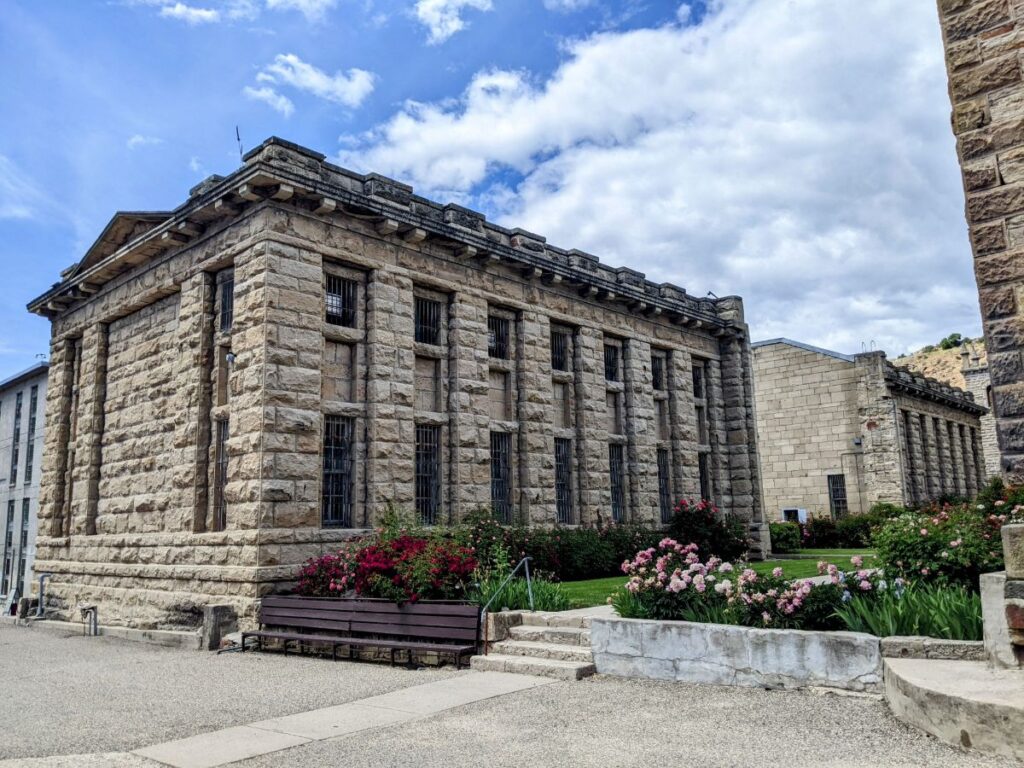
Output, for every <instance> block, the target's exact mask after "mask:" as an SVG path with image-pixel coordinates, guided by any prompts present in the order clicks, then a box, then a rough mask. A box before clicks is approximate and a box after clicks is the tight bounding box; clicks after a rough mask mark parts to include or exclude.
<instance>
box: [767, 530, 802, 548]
mask: <svg viewBox="0 0 1024 768" xmlns="http://www.w3.org/2000/svg"><path fill="white" fill-rule="evenodd" d="M768 528H769V530H770V531H771V535H772V552H779V553H786V552H796V551H797V550H799V549H800V539H801V536H800V526H799V525H797V524H796V523H769V524H768Z"/></svg>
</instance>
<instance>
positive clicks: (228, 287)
mask: <svg viewBox="0 0 1024 768" xmlns="http://www.w3.org/2000/svg"><path fill="white" fill-rule="evenodd" d="M217 281H218V282H219V283H220V329H221V331H222V332H223V333H227V332H228V331H230V330H231V328H232V327H233V326H234V324H235V270H233V269H225V270H224V271H223V272H220V273H219V274H218V275H217Z"/></svg>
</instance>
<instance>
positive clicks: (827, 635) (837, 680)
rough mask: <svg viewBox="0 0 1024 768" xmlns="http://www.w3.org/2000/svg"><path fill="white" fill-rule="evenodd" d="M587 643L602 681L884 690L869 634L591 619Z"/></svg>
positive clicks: (876, 649)
mask: <svg viewBox="0 0 1024 768" xmlns="http://www.w3.org/2000/svg"><path fill="white" fill-rule="evenodd" d="M590 640H591V645H592V646H593V652H594V663H595V664H596V665H597V671H598V672H599V673H600V674H605V675H618V676H620V677H645V678H651V679H654V680H675V681H679V682H688V683H711V684H715V685H739V686H750V687H774V688H802V687H805V686H821V687H827V688H841V689H844V690H849V691H865V692H870V693H881V692H882V689H883V686H882V654H881V651H880V647H879V641H878V638H877V637H874V636H872V635H863V634H858V633H854V632H804V631H800V630H795V629H792V630H791V629H755V628H751V627H736V626H726V625H722V624H695V623H690V622H685V621H645V620H638V619H594V620H593V622H592V623H591V626H590Z"/></svg>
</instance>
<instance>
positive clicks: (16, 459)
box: [0, 363, 49, 615]
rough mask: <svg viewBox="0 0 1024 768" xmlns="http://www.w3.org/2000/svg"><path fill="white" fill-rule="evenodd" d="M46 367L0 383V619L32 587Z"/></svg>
mask: <svg viewBox="0 0 1024 768" xmlns="http://www.w3.org/2000/svg"><path fill="white" fill-rule="evenodd" d="M48 369H49V364H48V363H37V364H36V365H34V366H32V367H31V368H29V369H28V370H25V371H22V372H21V373H19V374H16V375H15V376H12V377H11V378H9V379H7V380H5V381H0V473H2V476H3V477H4V478H6V480H5V481H0V523H2V524H3V528H2V529H0V535H2V536H3V538H2V539H0V613H3V614H5V615H6V614H8V613H10V611H11V608H12V606H14V605H16V601H17V599H18V598H19V597H22V596H25V595H28V594H29V593H30V592H31V587H32V564H33V561H34V560H35V553H36V519H37V518H36V515H37V512H38V506H39V478H40V476H41V475H42V472H41V465H42V463H43V461H42V460H43V407H44V406H45V404H46V377H47V370H48Z"/></svg>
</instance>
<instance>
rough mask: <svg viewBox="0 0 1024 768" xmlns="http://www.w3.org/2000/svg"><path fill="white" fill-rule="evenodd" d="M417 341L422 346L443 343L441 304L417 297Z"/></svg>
mask: <svg viewBox="0 0 1024 768" xmlns="http://www.w3.org/2000/svg"><path fill="white" fill-rule="evenodd" d="M415 314H416V317H415V321H416V341H418V342H419V343H420V344H440V343H441V302H439V301H434V300H433V299H424V298H422V297H420V296H417V297H416V307H415Z"/></svg>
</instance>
